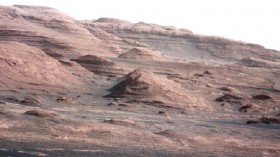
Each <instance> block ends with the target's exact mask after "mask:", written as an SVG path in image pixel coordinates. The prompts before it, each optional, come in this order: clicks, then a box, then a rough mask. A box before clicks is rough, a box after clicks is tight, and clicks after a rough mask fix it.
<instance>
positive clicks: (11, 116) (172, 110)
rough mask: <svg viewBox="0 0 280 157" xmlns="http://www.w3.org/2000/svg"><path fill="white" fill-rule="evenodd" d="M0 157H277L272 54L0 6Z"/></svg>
mask: <svg viewBox="0 0 280 157" xmlns="http://www.w3.org/2000/svg"><path fill="white" fill-rule="evenodd" d="M0 20H1V23H0V54H1V55H0V70H1V77H0V156H25V157H26V156H27V157H28V156H30V157H34V156H67V157H69V156H112V157H116V156H120V157H123V156H166V157H170V156H176V157H177V156H254V157H255V156H267V157H271V156H275V157H276V156H279V155H280V132H279V131H280V79H279V78H280V52H279V51H276V50H271V49H266V48H265V47H263V46H261V45H257V44H252V43H246V42H241V41H234V40H230V39H225V38H222V37H217V36H204V35H199V34H194V33H193V32H191V31H190V30H187V29H177V28H175V27H172V26H160V25H156V24H149V23H144V22H139V23H131V22H128V21H123V20H119V19H113V18H100V19H97V20H92V21H86V20H85V21H77V20H75V19H73V18H71V17H69V16H67V15H65V14H63V13H61V12H59V11H58V10H56V9H53V8H48V7H39V6H21V5H15V6H0Z"/></svg>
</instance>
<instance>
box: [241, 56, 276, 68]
mask: <svg viewBox="0 0 280 157" xmlns="http://www.w3.org/2000/svg"><path fill="white" fill-rule="evenodd" d="M237 64H238V65H244V66H248V67H260V68H278V69H280V63H278V62H273V61H268V60H263V59H259V58H254V57H249V58H245V59H242V60H241V61H240V62H238V63H237Z"/></svg>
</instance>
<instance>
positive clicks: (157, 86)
mask: <svg viewBox="0 0 280 157" xmlns="http://www.w3.org/2000/svg"><path fill="white" fill-rule="evenodd" d="M109 91H110V92H111V94H109V95H108V96H109V97H120V98H127V99H133V100H140V102H146V103H147V104H150V105H153V104H161V105H163V104H168V105H171V106H172V107H176V108H185V107H198V108H207V107H206V104H205V103H204V101H203V100H202V99H201V98H199V97H197V96H194V95H193V94H191V93H190V92H188V91H187V90H185V89H183V88H182V87H181V86H180V85H179V84H177V83H175V82H173V81H170V80H168V79H166V78H165V77H161V76H157V75H155V74H154V73H152V72H150V71H147V70H144V69H136V70H135V71H133V72H131V73H129V74H127V75H126V76H124V77H123V78H122V79H121V81H120V82H119V84H117V85H116V86H114V87H113V88H111V89H110V90H109ZM150 102H153V103H150ZM163 106H164V105H163Z"/></svg>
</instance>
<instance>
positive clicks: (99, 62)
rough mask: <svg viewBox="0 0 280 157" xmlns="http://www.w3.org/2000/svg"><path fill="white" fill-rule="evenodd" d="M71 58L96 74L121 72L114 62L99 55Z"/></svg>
mask: <svg viewBox="0 0 280 157" xmlns="http://www.w3.org/2000/svg"><path fill="white" fill-rule="evenodd" d="M72 60H73V61H75V62H77V63H78V64H80V65H81V66H83V67H84V68H86V69H88V70H90V71H92V72H94V73H96V74H121V73H122V72H123V70H122V69H121V68H119V67H118V66H117V65H116V63H114V62H112V61H110V60H109V59H106V58H103V57H99V56H94V55H85V56H81V57H79V58H77V59H72Z"/></svg>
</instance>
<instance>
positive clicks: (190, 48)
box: [91, 21, 280, 62]
mask: <svg viewBox="0 0 280 157" xmlns="http://www.w3.org/2000/svg"><path fill="white" fill-rule="evenodd" d="M91 26H92V27H95V28H100V29H102V30H104V31H106V32H108V33H110V34H114V35H116V36H118V37H120V38H127V39H133V40H136V41H139V42H142V43H145V44H147V45H149V46H151V47H153V48H155V49H157V50H159V51H160V52H162V53H163V54H166V55H170V56H175V57H181V58H185V59H188V58H189V59H195V60H211V61H214V62H217V61H219V62H224V61H226V62H234V61H238V60H241V59H243V58H244V57H255V58H261V59H265V60H274V59H275V57H276V59H280V55H279V53H278V54H277V53H276V51H274V50H270V49H265V48H264V47H263V46H260V45H257V44H251V43H245V42H241V41H234V40H229V39H225V38H222V37H217V36H204V35H198V34H194V33H192V32H191V31H188V30H185V29H176V28H174V27H167V26H159V25H155V24H147V23H143V22H140V23H136V24H134V23H119V24H118V25H116V24H114V23H109V22H103V21H93V22H92V23H91Z"/></svg>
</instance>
